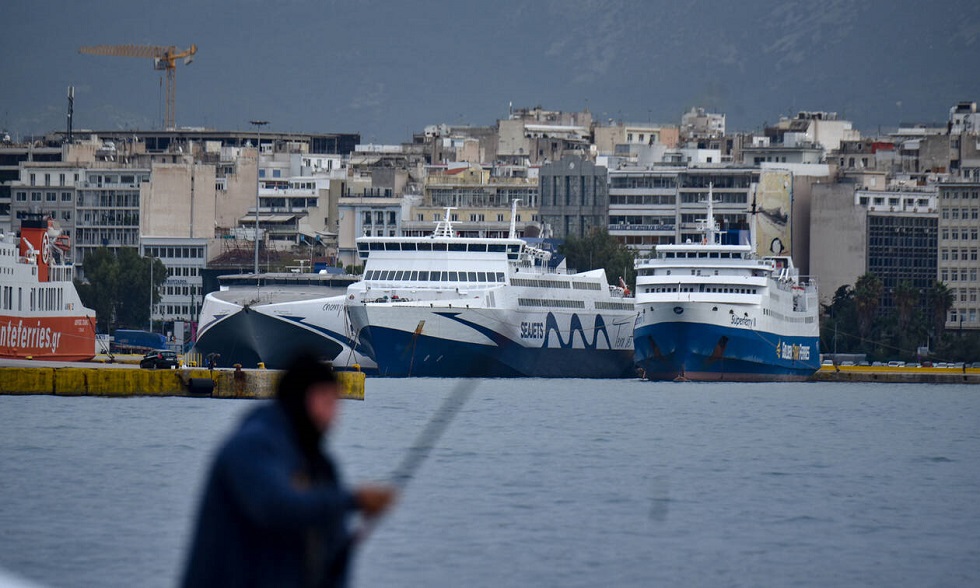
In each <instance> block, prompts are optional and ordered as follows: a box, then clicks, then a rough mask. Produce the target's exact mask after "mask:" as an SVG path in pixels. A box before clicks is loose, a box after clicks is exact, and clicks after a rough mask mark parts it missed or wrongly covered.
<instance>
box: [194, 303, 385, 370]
mask: <svg viewBox="0 0 980 588" xmlns="http://www.w3.org/2000/svg"><path fill="white" fill-rule="evenodd" d="M200 324H201V330H200V331H199V333H198V337H197V342H196V343H195V345H194V350H195V351H196V352H197V353H200V354H201V355H202V356H204V357H206V356H207V355H209V354H211V353H216V354H218V355H220V357H219V358H218V365H220V366H223V367H228V366H231V365H234V364H236V363H237V364H241V365H242V366H243V367H255V366H257V365H258V364H259V363H263V364H264V365H265V367H266V368H268V369H283V368H285V367H286V364H287V363H288V362H289V360H290V359H291V358H292V357H293V356H294V355H295V354H296V353H297V352H299V351H310V352H313V353H317V354H318V355H320V356H321V357H323V358H325V359H329V360H331V361H332V362H333V364H334V367H335V368H337V369H345V368H349V367H352V366H353V365H354V364H357V365H358V366H360V367H361V368H362V369H364V370H365V371H371V370H372V369H373V368H374V362H373V361H372V360H371V359H369V358H368V357H366V356H364V355H363V354H361V353H359V352H358V351H357V350H356V349H354V347H355V346H354V345H353V341H352V340H351V338H350V336H349V333H350V326H349V324H348V322H347V315H346V309H345V305H344V296H343V295H337V296H330V297H323V298H313V299H308V300H295V301H284V302H278V303H271V304H270V303H266V304H255V305H248V304H244V303H239V302H237V301H234V300H223V299H221V298H219V297H217V296H215V295H214V294H209V295H208V296H207V297H206V298H205V300H204V305H203V306H202V308H201V318H200Z"/></svg>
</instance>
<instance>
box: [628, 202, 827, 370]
mask: <svg viewBox="0 0 980 588" xmlns="http://www.w3.org/2000/svg"><path fill="white" fill-rule="evenodd" d="M708 201H709V202H708V215H707V219H705V221H704V223H703V225H702V227H701V228H702V230H703V234H704V238H703V240H702V241H701V242H699V243H686V244H682V245H659V246H658V247H657V248H656V252H655V255H654V256H653V257H651V258H650V259H639V260H637V262H636V269H637V278H636V309H637V315H636V327H635V330H634V337H633V341H634V345H635V348H636V354H635V359H636V364H637V366H638V367H639V368H640V369H641V370H642V371H641V373H642V374H643V375H644V377H646V378H648V379H651V380H675V379H678V380H685V379H686V380H740V381H771V380H805V379H807V378H808V377H809V376H810V375H812V374H813V372H815V371H816V370H817V369H818V368H819V365H820V349H819V321H818V302H817V289H816V285H815V284H813V283H812V282H810V283H807V282H804V281H801V280H800V277H799V274H798V272H797V270H796V268H795V267H794V266H793V261H792V259H791V258H789V257H764V258H758V257H756V255H755V253H754V248H753V246H751V245H725V244H722V243H721V242H720V241H721V239H720V235H718V234H717V232H716V226H715V223H714V219H713V217H712V205H711V195H710V191H709V196H708Z"/></svg>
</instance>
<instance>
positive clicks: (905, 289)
mask: <svg viewBox="0 0 980 588" xmlns="http://www.w3.org/2000/svg"><path fill="white" fill-rule="evenodd" d="M918 304H919V291H918V290H916V289H915V287H914V286H913V285H912V282H909V281H908V280H903V281H901V282H899V283H898V287H897V288H896V289H895V307H896V310H897V311H898V330H899V331H900V332H902V333H907V332H908V330H909V326H910V325H911V323H912V317H913V315H914V314H915V307H916V306H918Z"/></svg>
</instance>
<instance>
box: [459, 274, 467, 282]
mask: <svg viewBox="0 0 980 588" xmlns="http://www.w3.org/2000/svg"><path fill="white" fill-rule="evenodd" d="M459 281H460V282H465V281H466V272H459Z"/></svg>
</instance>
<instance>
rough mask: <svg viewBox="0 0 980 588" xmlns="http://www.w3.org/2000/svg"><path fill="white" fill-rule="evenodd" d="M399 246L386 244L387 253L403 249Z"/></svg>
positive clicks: (397, 244)
mask: <svg viewBox="0 0 980 588" xmlns="http://www.w3.org/2000/svg"><path fill="white" fill-rule="evenodd" d="M399 245H400V243H385V244H384V246H385V251H399V250H400V249H401V247H399Z"/></svg>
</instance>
